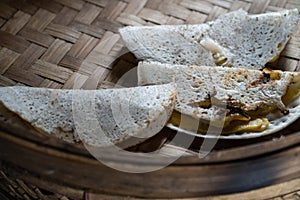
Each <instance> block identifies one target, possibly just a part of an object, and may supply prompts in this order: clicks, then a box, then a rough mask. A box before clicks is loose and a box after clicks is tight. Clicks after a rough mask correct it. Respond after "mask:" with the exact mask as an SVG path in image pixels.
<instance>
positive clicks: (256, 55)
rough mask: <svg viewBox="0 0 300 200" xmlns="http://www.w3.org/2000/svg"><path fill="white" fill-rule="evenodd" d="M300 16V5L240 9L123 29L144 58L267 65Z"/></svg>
mask: <svg viewBox="0 0 300 200" xmlns="http://www.w3.org/2000/svg"><path fill="white" fill-rule="evenodd" d="M298 20H299V13H298V10H297V9H292V10H284V11H280V12H270V13H266V14H258V15H249V14H248V13H247V12H246V11H243V10H238V11H234V12H231V13H228V14H225V15H223V16H221V17H219V19H217V20H216V21H212V22H208V23H206V24H197V25H161V26H129V27H125V28H122V29H120V34H121V36H122V38H123V40H124V42H125V44H126V46H127V47H128V49H129V50H130V51H131V52H133V53H134V54H135V56H136V57H137V58H138V59H139V60H144V61H157V62H161V63H168V64H181V65H200V66H227V67H241V68H249V69H262V68H263V67H264V66H265V64H266V63H268V62H270V61H274V60H275V59H276V58H277V57H278V55H279V54H280V52H281V51H282V50H283V49H284V47H285V46H286V44H287V42H288V40H289V38H290V37H291V35H292V33H293V32H294V30H295V28H296V25H297V22H298Z"/></svg>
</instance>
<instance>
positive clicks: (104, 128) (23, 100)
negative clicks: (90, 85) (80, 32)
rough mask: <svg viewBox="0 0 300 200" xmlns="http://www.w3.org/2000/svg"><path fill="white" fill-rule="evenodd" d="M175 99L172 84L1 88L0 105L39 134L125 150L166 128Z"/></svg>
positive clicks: (174, 90)
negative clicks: (104, 88)
mask: <svg viewBox="0 0 300 200" xmlns="http://www.w3.org/2000/svg"><path fill="white" fill-rule="evenodd" d="M175 95H176V88H175V86H174V84H166V85H159V86H147V87H135V88H121V89H107V90H55V89H46V88H32V87H18V86H15V87H2V88H0V104H2V105H1V106H2V107H3V106H4V107H5V108H6V109H8V110H10V111H11V112H13V113H16V114H17V115H19V116H20V118H22V119H23V120H25V121H26V122H28V123H29V124H31V125H32V126H33V127H34V128H36V129H37V130H38V131H40V132H42V133H48V134H53V135H55V136H57V137H59V138H60V139H63V140H65V141H67V142H72V143H74V142H75V143H76V142H79V141H82V142H83V143H85V144H87V145H91V146H97V147H105V146H110V145H115V144H118V145H119V146H121V147H124V148H125V147H129V146H132V145H136V144H138V143H140V142H142V141H144V140H146V139H148V138H149V137H151V136H153V135H154V134H156V133H157V132H159V131H160V130H161V129H162V128H163V127H164V126H165V124H166V122H167V120H168V119H169V117H170V115H171V113H172V111H173V107H174V104H175ZM1 106H0V107H1Z"/></svg>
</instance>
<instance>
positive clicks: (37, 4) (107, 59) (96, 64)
mask: <svg viewBox="0 0 300 200" xmlns="http://www.w3.org/2000/svg"><path fill="white" fill-rule="evenodd" d="M239 8H243V9H245V10H247V11H248V12H250V13H263V12H268V11H278V10H281V9H283V8H298V9H299V10H300V0H207V1H203V0H53V1H48V0H0V27H1V28H0V86H11V85H28V86H33V87H48V88H57V89H72V88H82V89H100V88H110V87H116V85H115V83H118V84H122V82H119V80H120V78H121V77H122V75H123V74H125V73H126V72H128V71H129V70H130V69H133V68H134V67H135V66H136V64H137V60H136V58H135V57H134V56H133V55H132V54H131V53H129V52H128V50H127V49H126V48H125V46H124V44H123V42H122V40H121V38H120V35H119V34H118V29H119V28H120V27H124V26H127V25H154V24H195V23H203V22H206V21H210V20H213V19H215V18H216V17H218V16H219V15H221V14H224V13H226V12H229V11H232V10H236V9H239ZM299 60H300V26H298V30H297V32H296V34H295V36H294V37H293V38H292V39H291V41H290V42H289V44H288V46H287V47H286V49H285V50H284V51H283V53H282V55H281V57H280V58H279V60H278V61H277V62H276V63H272V66H276V67H278V68H280V67H282V66H284V67H285V69H286V70H290V71H300V62H299ZM132 84H134V83H132ZM299 124H300V120H298V121H297V122H295V123H294V124H293V125H291V126H289V127H288V128H287V129H285V130H283V131H281V132H279V133H276V134H273V135H271V136H267V137H262V138H258V139H249V140H239V141H230V140H226V141H223V140H219V141H218V143H217V144H216V146H215V148H214V151H213V152H212V153H211V154H209V155H208V156H207V157H206V158H205V159H199V158H198V157H197V155H196V154H194V153H193V151H190V152H187V153H186V155H185V156H184V157H182V158H180V159H179V160H177V161H176V162H175V163H173V164H172V165H170V166H168V167H166V168H164V169H162V170H159V171H156V172H151V173H147V174H127V173H123V172H118V171H116V170H113V169H110V168H108V167H106V166H104V165H102V164H101V163H100V162H98V161H96V160H95V159H94V158H93V157H92V156H91V155H90V154H89V153H88V152H87V151H86V150H85V149H84V148H82V147H80V146H75V145H70V144H66V143H64V142H61V141H58V140H56V139H54V138H52V137H47V136H44V135H40V134H38V133H36V132H33V131H29V130H27V129H26V128H24V127H5V126H2V127H1V128H0V199H17V198H20V199H128V198H129V197H131V198H146V197H147V198H196V197H197V198H199V197H203V198H204V199H215V200H219V199H278V200H282V199H299V198H300V147H299V144H300V128H299ZM173 136H174V132H172V131H171V130H169V129H164V130H163V131H162V132H161V133H159V134H158V135H157V136H155V137H154V138H151V139H150V140H148V141H146V142H145V143H143V144H141V145H139V146H136V147H133V148H131V149H130V150H131V151H151V150H153V149H156V148H158V147H161V146H162V145H166V144H165V143H166V142H167V141H168V139H169V138H172V137H173ZM200 142H201V139H196V140H195V141H194V142H193V144H192V146H191V149H192V150H197V146H198V145H197V144H199V143H200ZM180 151H182V150H181V149H180V148H177V147H176V146H168V152H165V153H166V154H172V153H176V152H180ZM107 159H110V160H111V161H112V162H115V163H116V164H120V165H122V164H124V163H126V164H129V165H130V162H131V161H130V160H129V161H124V159H123V158H120V157H118V156H112V155H107ZM147 162H148V161H147V160H146V159H145V160H142V161H141V164H143V165H147ZM157 162H162V161H161V160H157ZM208 197H209V198H208Z"/></svg>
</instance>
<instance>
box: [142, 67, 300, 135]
mask: <svg viewBox="0 0 300 200" xmlns="http://www.w3.org/2000/svg"><path fill="white" fill-rule="evenodd" d="M138 79H139V80H138V82H139V85H150V84H165V83H170V82H172V81H174V79H175V83H176V85H177V90H178V95H177V97H176V105H175V110H176V112H174V114H173V117H172V119H171V123H172V124H173V125H176V126H179V124H180V119H179V118H180V115H179V113H181V114H183V115H185V117H189V118H190V120H194V121H195V120H198V121H199V122H200V123H201V125H200V126H199V127H197V129H198V130H193V131H198V132H201V133H205V132H206V131H207V129H208V127H209V124H210V123H214V125H215V126H218V124H220V126H224V129H223V134H233V133H244V132H263V131H266V130H267V132H268V133H270V131H271V132H274V131H275V130H276V131H277V130H278V129H279V128H283V127H285V126H286V125H288V124H290V123H291V122H293V121H295V120H296V119H297V118H298V117H299V116H300V95H299V91H300V72H283V71H279V70H273V71H272V70H270V69H264V70H263V71H260V70H251V69H246V68H222V67H215V68H211V67H205V66H183V65H170V64H160V63H148V62H141V63H140V64H139V66H138ZM276 111H277V112H276ZM269 113H276V118H278V119H277V120H279V121H280V120H282V119H285V120H284V122H282V124H277V125H276V127H275V126H273V125H272V124H270V123H273V122H274V120H275V119H273V116H274V114H273V116H272V117H271V116H269V117H270V118H268V114H269ZM270 121H272V122H270ZM218 122H222V123H218ZM277 122H278V121H276V123H277ZM274 123H275V122H274ZM184 128H185V129H189V128H190V127H189V126H186V127H184ZM264 133H266V132H264ZM256 135H257V134H256Z"/></svg>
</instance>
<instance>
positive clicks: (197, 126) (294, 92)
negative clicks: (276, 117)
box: [170, 69, 300, 135]
mask: <svg viewBox="0 0 300 200" xmlns="http://www.w3.org/2000/svg"><path fill="white" fill-rule="evenodd" d="M263 71H264V73H266V74H268V79H270V80H279V79H280V74H279V73H278V71H276V70H274V71H272V70H269V69H264V70H263ZM299 95H300V89H299V88H297V87H292V86H290V87H289V88H288V90H287V92H286V94H285V95H284V96H283V97H282V102H283V103H284V104H285V105H288V104H289V103H291V102H292V101H293V100H294V99H295V98H296V97H297V96H299ZM210 103H211V102H210V101H208V100H205V102H203V103H202V102H201V103H199V105H198V106H199V107H202V108H209V107H210ZM276 109H277V107H276V106H275V105H274V106H269V107H265V108H264V109H259V110H255V111H248V112H246V111H244V110H241V109H240V108H239V107H230V106H229V107H227V113H226V117H225V119H224V120H223V121H222V120H220V121H214V122H208V121H206V120H198V119H195V118H193V117H192V116H187V115H184V114H181V113H179V112H177V111H174V112H173V114H172V116H171V119H170V123H172V124H173V125H175V126H178V127H180V128H183V129H186V130H189V131H194V132H199V133H206V132H207V130H208V128H209V127H210V126H213V127H219V128H220V127H221V128H223V130H222V134H224V135H226V134H234V133H244V132H262V131H264V130H266V129H267V128H268V126H269V121H268V119H266V118H265V116H266V115H267V114H269V113H271V112H273V111H274V110H276ZM283 113H284V112H283ZM287 113H288V112H287ZM287 113H286V114H287Z"/></svg>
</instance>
